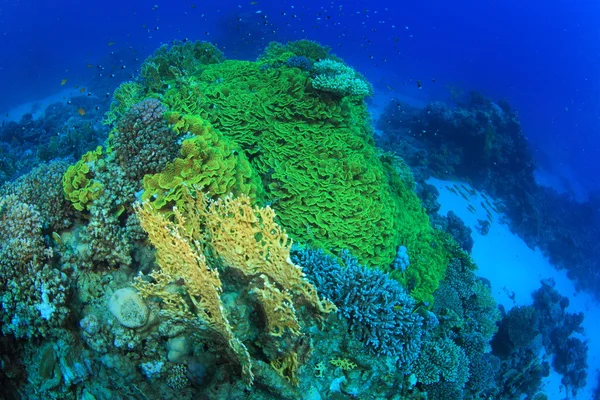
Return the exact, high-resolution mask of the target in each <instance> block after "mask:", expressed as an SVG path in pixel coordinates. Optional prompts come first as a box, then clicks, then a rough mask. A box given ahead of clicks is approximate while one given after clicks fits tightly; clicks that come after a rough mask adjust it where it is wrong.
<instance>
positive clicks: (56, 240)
mask: <svg viewBox="0 0 600 400" xmlns="http://www.w3.org/2000/svg"><path fill="white" fill-rule="evenodd" d="M52 238H53V239H54V241H55V242H56V243H58V244H60V245H62V246H64V244H65V243H64V242H63V240H62V237H60V235H59V234H58V233H56V232H52Z"/></svg>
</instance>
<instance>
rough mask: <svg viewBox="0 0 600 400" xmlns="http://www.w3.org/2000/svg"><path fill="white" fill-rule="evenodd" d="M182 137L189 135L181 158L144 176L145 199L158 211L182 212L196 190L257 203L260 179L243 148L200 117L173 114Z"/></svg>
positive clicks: (182, 149) (143, 197) (216, 196)
mask: <svg viewBox="0 0 600 400" xmlns="http://www.w3.org/2000/svg"><path fill="white" fill-rule="evenodd" d="M168 119H169V121H170V122H172V123H173V126H174V130H175V131H176V132H178V134H186V135H188V138H187V139H185V140H184V141H183V143H182V145H181V149H180V156H179V157H177V158H175V160H173V161H172V162H170V163H168V164H167V166H166V168H165V169H164V170H163V171H162V172H160V173H157V174H148V175H146V176H144V179H143V184H144V194H143V196H142V200H150V201H151V202H152V204H153V205H154V207H155V208H157V209H168V208H169V207H170V208H172V207H173V206H174V205H175V206H178V207H179V208H180V209H181V208H182V206H183V204H182V202H183V196H184V195H185V194H186V193H187V189H188V188H191V187H194V188H196V189H197V190H202V191H203V192H205V193H208V194H209V196H211V197H213V198H219V197H224V196H227V195H229V194H233V195H235V196H239V195H240V194H246V195H248V196H249V197H250V198H251V199H252V200H256V198H257V194H259V193H260V190H261V189H262V187H261V184H260V178H259V177H258V176H257V175H256V174H255V173H254V171H253V170H252V168H251V167H250V163H249V161H248V159H247V158H246V156H245V155H244V154H243V153H242V152H241V151H240V149H239V148H238V147H237V146H236V145H235V144H234V143H232V142H231V141H230V140H228V139H226V138H224V137H223V136H222V135H220V134H219V133H218V132H217V131H215V130H214V129H213V128H212V126H211V125H210V124H209V123H208V122H206V121H204V120H203V119H202V118H200V117H197V116H183V115H180V114H177V113H171V114H170V115H169V117H168Z"/></svg>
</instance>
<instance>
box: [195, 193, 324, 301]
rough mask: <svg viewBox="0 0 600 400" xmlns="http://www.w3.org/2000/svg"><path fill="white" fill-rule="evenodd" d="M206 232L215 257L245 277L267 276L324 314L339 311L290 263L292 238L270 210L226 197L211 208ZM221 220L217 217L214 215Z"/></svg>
mask: <svg viewBox="0 0 600 400" xmlns="http://www.w3.org/2000/svg"><path fill="white" fill-rule="evenodd" d="M208 215H212V216H213V217H212V218H207V219H206V230H207V232H208V234H209V237H210V241H211V245H212V247H213V249H214V250H215V252H216V254H217V255H218V256H219V257H221V258H222V259H223V260H224V261H225V264H227V265H229V266H231V267H233V268H236V269H238V270H240V271H241V272H242V273H243V274H244V275H246V276H255V275H259V274H263V275H266V276H267V277H268V278H269V279H271V280H273V281H275V282H277V283H278V284H279V285H281V287H282V288H283V289H284V291H289V292H290V293H294V294H296V295H300V296H301V297H303V298H304V299H305V300H306V301H307V302H308V303H310V304H311V305H312V306H313V307H315V308H316V309H317V310H319V311H320V312H322V313H330V312H332V311H335V310H336V307H335V305H334V304H333V303H331V302H330V301H327V300H321V299H320V298H319V296H318V294H317V289H316V288H315V287H314V286H313V285H312V284H311V283H310V282H309V281H308V280H307V279H306V277H305V275H304V272H302V268H301V267H299V266H297V265H295V264H294V263H292V261H291V260H290V249H291V247H292V239H290V238H289V237H288V235H287V234H286V233H285V232H284V230H283V229H282V228H281V227H280V226H279V225H277V223H276V222H275V211H273V209H272V208H271V207H265V208H253V207H252V206H251V204H250V198H249V197H248V196H245V195H242V196H240V197H238V198H235V199H234V198H232V197H229V196H228V197H225V198H221V199H218V200H217V201H211V202H210V204H209V206H208ZM217 215H218V216H221V218H214V216H217Z"/></svg>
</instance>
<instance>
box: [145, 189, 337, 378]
mask: <svg viewBox="0 0 600 400" xmlns="http://www.w3.org/2000/svg"><path fill="white" fill-rule="evenodd" d="M180 205H181V208H180V209H178V208H177V207H174V208H173V215H172V216H173V220H171V219H169V217H167V216H166V214H164V213H161V212H159V211H158V210H156V208H155V207H153V206H152V205H151V204H150V203H149V202H148V201H146V202H144V203H143V204H142V205H141V206H139V205H138V206H137V207H136V213H137V215H138V218H139V220H140V224H141V225H142V227H143V228H144V230H145V231H146V232H147V233H148V236H149V238H150V241H151V242H152V244H153V245H154V246H155V247H156V259H157V262H158V264H159V266H160V268H161V269H160V271H154V272H152V274H151V277H152V278H153V282H147V281H146V280H144V279H142V278H141V277H138V278H137V279H136V283H135V286H136V288H137V289H138V290H139V291H140V292H141V293H142V295H143V296H144V297H146V298H153V297H154V298H156V297H157V298H160V299H161V300H162V309H163V311H164V312H165V313H166V314H167V315H169V316H170V317H172V318H178V319H184V320H199V321H201V322H202V323H203V324H205V325H207V326H208V327H211V328H213V329H214V330H215V331H217V332H218V333H219V334H220V335H221V336H222V337H223V338H225V339H226V341H227V343H228V345H229V348H230V349H231V350H233V352H234V353H235V355H236V357H237V359H238V360H239V362H240V364H241V366H242V373H243V375H244V378H245V379H246V381H247V383H248V384H251V383H252V371H251V359H250V355H249V353H248V350H247V349H246V347H245V346H244V344H243V343H242V342H241V341H239V340H238V339H237V338H236V337H235V336H234V334H233V331H232V328H231V325H230V324H229V321H228V320H227V315H226V311H225V309H224V307H223V304H222V301H221V293H222V284H221V279H220V277H219V272H218V271H217V269H216V268H211V266H210V265H209V263H208V262H207V258H206V257H207V256H210V257H211V259H212V257H213V256H215V257H216V258H218V259H219V260H220V261H222V263H223V265H224V267H225V268H233V269H236V270H238V271H240V272H241V273H242V274H243V275H244V276H246V277H247V278H248V282H252V283H253V284H254V287H253V288H252V289H251V290H250V292H251V293H253V294H255V295H256V297H257V299H258V301H259V303H260V305H261V306H262V308H263V311H264V315H265V319H266V325H267V331H268V333H269V334H270V335H272V336H275V337H280V336H282V335H283V334H284V333H285V332H286V328H287V330H289V331H290V332H291V334H292V335H294V336H299V335H300V334H301V331H300V329H301V328H300V323H299V321H298V318H297V315H296V308H295V307H294V300H295V298H297V297H300V298H303V299H304V300H305V301H306V302H308V303H310V304H311V305H312V306H313V307H314V308H315V309H316V310H318V311H319V312H320V313H329V312H332V311H335V310H336V307H335V305H334V304H333V303H331V302H330V301H328V300H323V299H320V298H319V296H318V295H317V290H316V288H315V287H314V286H313V285H312V284H311V283H310V282H309V281H308V280H307V279H306V277H305V275H304V273H303V272H302V268H301V267H299V266H297V265H295V264H293V263H292V261H291V260H290V248H291V244H292V241H291V239H289V238H288V236H287V234H286V233H285V232H284V231H283V230H282V229H281V227H279V225H277V224H276V223H275V220H274V218H275V213H274V212H273V210H272V209H271V208H270V207H266V208H258V207H252V205H251V200H250V198H249V197H248V196H246V195H241V196H240V197H237V198H233V197H231V196H227V197H225V198H221V199H218V200H212V199H210V198H209V197H208V195H206V194H205V193H204V192H202V191H197V192H196V194H195V196H192V195H191V194H190V192H189V191H188V190H187V187H186V188H185V190H184V191H183V197H182V201H181V202H180ZM260 282H262V285H261V284H260ZM188 298H189V300H188ZM288 356H289V355H288ZM284 364H285V365H288V364H289V365H288V366H286V367H285V368H284ZM278 365H279V364H278ZM279 367H281V368H284V369H285V370H289V371H295V370H296V369H297V360H295V361H294V360H293V359H289V360H286V361H285V362H283V361H281V365H279ZM289 371H288V374H287V375H286V377H292V378H290V379H291V381H293V373H292V372H289Z"/></svg>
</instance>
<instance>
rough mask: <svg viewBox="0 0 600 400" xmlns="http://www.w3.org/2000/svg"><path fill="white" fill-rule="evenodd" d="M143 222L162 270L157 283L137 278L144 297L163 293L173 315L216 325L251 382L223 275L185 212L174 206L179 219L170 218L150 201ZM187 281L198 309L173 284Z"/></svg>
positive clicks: (185, 284) (139, 211)
mask: <svg viewBox="0 0 600 400" xmlns="http://www.w3.org/2000/svg"><path fill="white" fill-rule="evenodd" d="M136 213H137V216H138V219H139V221H140V224H141V225H142V227H143V228H144V230H145V231H146V232H147V233H148V237H149V238H150V242H151V243H152V244H153V245H154V247H156V260H157V262H158V265H159V266H160V268H161V269H160V271H154V272H152V274H151V276H152V278H153V279H154V282H153V283H150V282H146V281H144V280H143V279H142V278H141V277H138V278H136V282H135V287H136V289H138V290H139V291H140V292H141V293H142V295H143V296H144V297H159V298H160V299H161V300H162V302H163V310H164V311H165V312H166V313H167V314H168V315H169V316H171V317H173V318H185V319H194V318H195V317H198V318H199V319H200V321H201V322H202V323H204V324H206V325H207V326H208V327H210V328H213V329H214V330H216V331H217V332H218V333H219V334H221V335H222V336H223V338H224V339H225V340H226V341H227V343H228V345H229V347H230V348H231V350H233V352H234V353H235V355H236V356H237V358H238V360H239V362H240V364H241V366H242V374H243V376H244V379H245V380H246V382H247V383H248V384H251V383H252V380H253V376H252V370H251V361H250V355H249V354H248V350H247V349H246V347H245V346H244V344H243V343H242V342H240V341H239V340H238V339H237V338H236V337H235V336H234V334H233V332H232V330H231V326H230V325H229V322H228V320H227V317H226V314H225V309H224V308H223V304H222V302H221V298H220V294H221V291H222V285H221V279H220V278H219V272H218V271H217V270H216V269H211V268H209V266H208V265H207V263H206V258H205V257H204V255H203V252H202V251H201V249H202V245H201V244H200V243H199V242H198V241H197V240H194V238H193V237H192V236H191V235H190V234H189V233H188V231H187V230H186V229H185V227H184V226H185V225H184V217H183V216H182V214H181V212H179V211H178V210H177V209H174V215H175V223H173V222H171V221H169V220H168V219H166V218H165V217H164V216H163V215H161V214H160V213H158V212H157V211H156V210H154V208H153V207H152V206H151V205H150V204H149V203H148V202H146V203H144V204H143V205H142V206H137V207H136ZM178 282H183V288H184V289H185V291H186V292H187V295H188V296H189V299H191V301H192V303H193V306H194V309H193V310H191V309H190V306H189V305H188V304H187V303H186V301H185V298H184V297H183V296H182V295H181V293H177V292H176V291H174V290H173V288H171V287H170V286H171V285H173V284H175V283H178Z"/></svg>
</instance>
